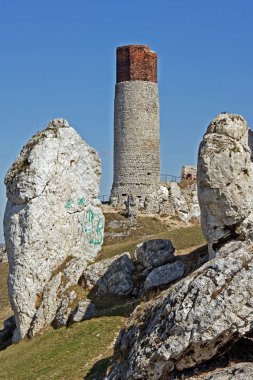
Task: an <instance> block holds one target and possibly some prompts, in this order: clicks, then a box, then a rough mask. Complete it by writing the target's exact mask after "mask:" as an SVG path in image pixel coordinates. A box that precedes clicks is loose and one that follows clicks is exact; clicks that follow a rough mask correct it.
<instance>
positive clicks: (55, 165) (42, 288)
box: [4, 119, 104, 341]
mask: <svg viewBox="0 0 253 380" xmlns="http://www.w3.org/2000/svg"><path fill="white" fill-rule="evenodd" d="M99 178H100V160H99V157H98V154H97V152H96V151H95V150H94V149H93V148H91V147H90V146H89V145H87V143H86V142H84V141H83V140H82V139H81V138H80V136H79V135H78V134H77V132H76V131H75V130H74V129H73V128H71V127H70V126H69V124H68V123H67V122H66V121H65V120H63V119H55V120H53V121H51V122H50V123H49V125H48V127H47V128H46V129H45V130H43V131H42V132H39V133H37V134H36V135H35V136H33V137H32V138H31V139H30V140H29V141H28V143H27V144H26V146H25V147H24V148H23V149H22V151H21V153H20V155H19V156H18V157H17V159H16V161H15V162H14V164H13V165H12V167H11V168H10V170H9V171H8V173H7V175H6V178H5V184H6V193H7V197H8V202H7V206H6V211H5V217H4V233H5V242H6V246H7V252H8V260H9V265H10V271H9V279H8V287H9V296H10V301H11V305H12V308H13V311H14V313H15V318H16V323H17V329H16V331H15V334H14V339H13V341H17V340H19V339H21V338H24V337H25V336H27V335H29V336H33V335H34V334H35V333H36V332H38V331H40V330H41V329H42V328H44V327H45V326H47V325H48V324H50V323H51V322H52V321H53V319H54V318H55V315H56V312H57V309H58V308H59V306H60V304H61V301H62V299H63V298H64V296H65V294H66V292H67V291H68V288H69V287H70V286H72V285H74V284H76V283H77V281H78V279H79V277H80V276H81V274H82V272H83V269H84V268H85V266H86V265H87V261H90V260H92V259H93V258H94V257H96V255H97V253H98V252H99V250H100V247H101V244H102V241H103V229H104V217H103V214H102V212H101V210H100V207H99V205H100V202H99V201H98V200H97V195H98V191H99Z"/></svg>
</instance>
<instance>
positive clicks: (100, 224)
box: [83, 210, 104, 245]
mask: <svg viewBox="0 0 253 380" xmlns="http://www.w3.org/2000/svg"><path fill="white" fill-rule="evenodd" d="M83 231H84V233H85V235H86V238H87V240H88V243H89V244H93V245H100V244H102V242H103V235H104V220H103V218H101V216H100V215H99V214H97V213H94V212H93V211H92V210H88V211H87V212H86V213H85V215H84V222H83Z"/></svg>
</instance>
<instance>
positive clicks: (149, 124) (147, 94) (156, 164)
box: [111, 45, 160, 204]
mask: <svg viewBox="0 0 253 380" xmlns="http://www.w3.org/2000/svg"><path fill="white" fill-rule="evenodd" d="M159 183H160V134H159V99H158V87H157V55H156V54H155V53H154V52H152V51H150V49H149V47H148V46H145V45H128V46H121V47H118V48H117V83H116V88H115V102H114V177H113V186H112V191H111V197H116V198H117V199H118V203H119V204H124V202H125V201H126V199H127V197H128V196H129V195H132V196H134V197H136V198H139V199H142V200H144V199H145V197H146V196H147V195H149V194H151V193H152V192H153V191H155V190H156V189H157V188H158V187H159Z"/></svg>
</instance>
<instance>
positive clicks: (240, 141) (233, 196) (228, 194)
mask: <svg viewBox="0 0 253 380" xmlns="http://www.w3.org/2000/svg"><path fill="white" fill-rule="evenodd" d="M252 148H253V143H252V132H251V131H250V130H249V127H248V125H247V123H246V121H245V120H244V119H243V117H242V116H240V115H233V114H220V115H218V116H217V117H216V118H215V119H214V120H213V121H212V122H211V124H210V125H209V126H208V128H207V132H206V134H205V136H204V138H203V141H202V143H201V145H200V148H199V155H198V176H197V179H198V197H199V203H200V207H201V223H202V228H203V232H204V234H205V238H206V239H207V241H208V244H209V252H210V255H211V256H214V254H215V252H214V251H215V249H216V248H215V244H217V243H218V242H220V241H222V240H224V239H228V238H235V237H236V236H238V235H240V236H241V237H242V238H243V239H246V240H250V241H252V240H253V211H252V210H253V197H252V195H251V194H252V193H253V163H252Z"/></svg>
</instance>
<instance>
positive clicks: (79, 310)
mask: <svg viewBox="0 0 253 380" xmlns="http://www.w3.org/2000/svg"><path fill="white" fill-rule="evenodd" d="M95 315H96V307H95V305H94V304H93V303H92V302H91V301H90V300H86V301H80V302H79V303H78V305H77V307H76V308H75V310H74V311H73V313H72V316H71V322H81V321H84V320H86V319H90V318H92V317H94V316H95Z"/></svg>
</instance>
